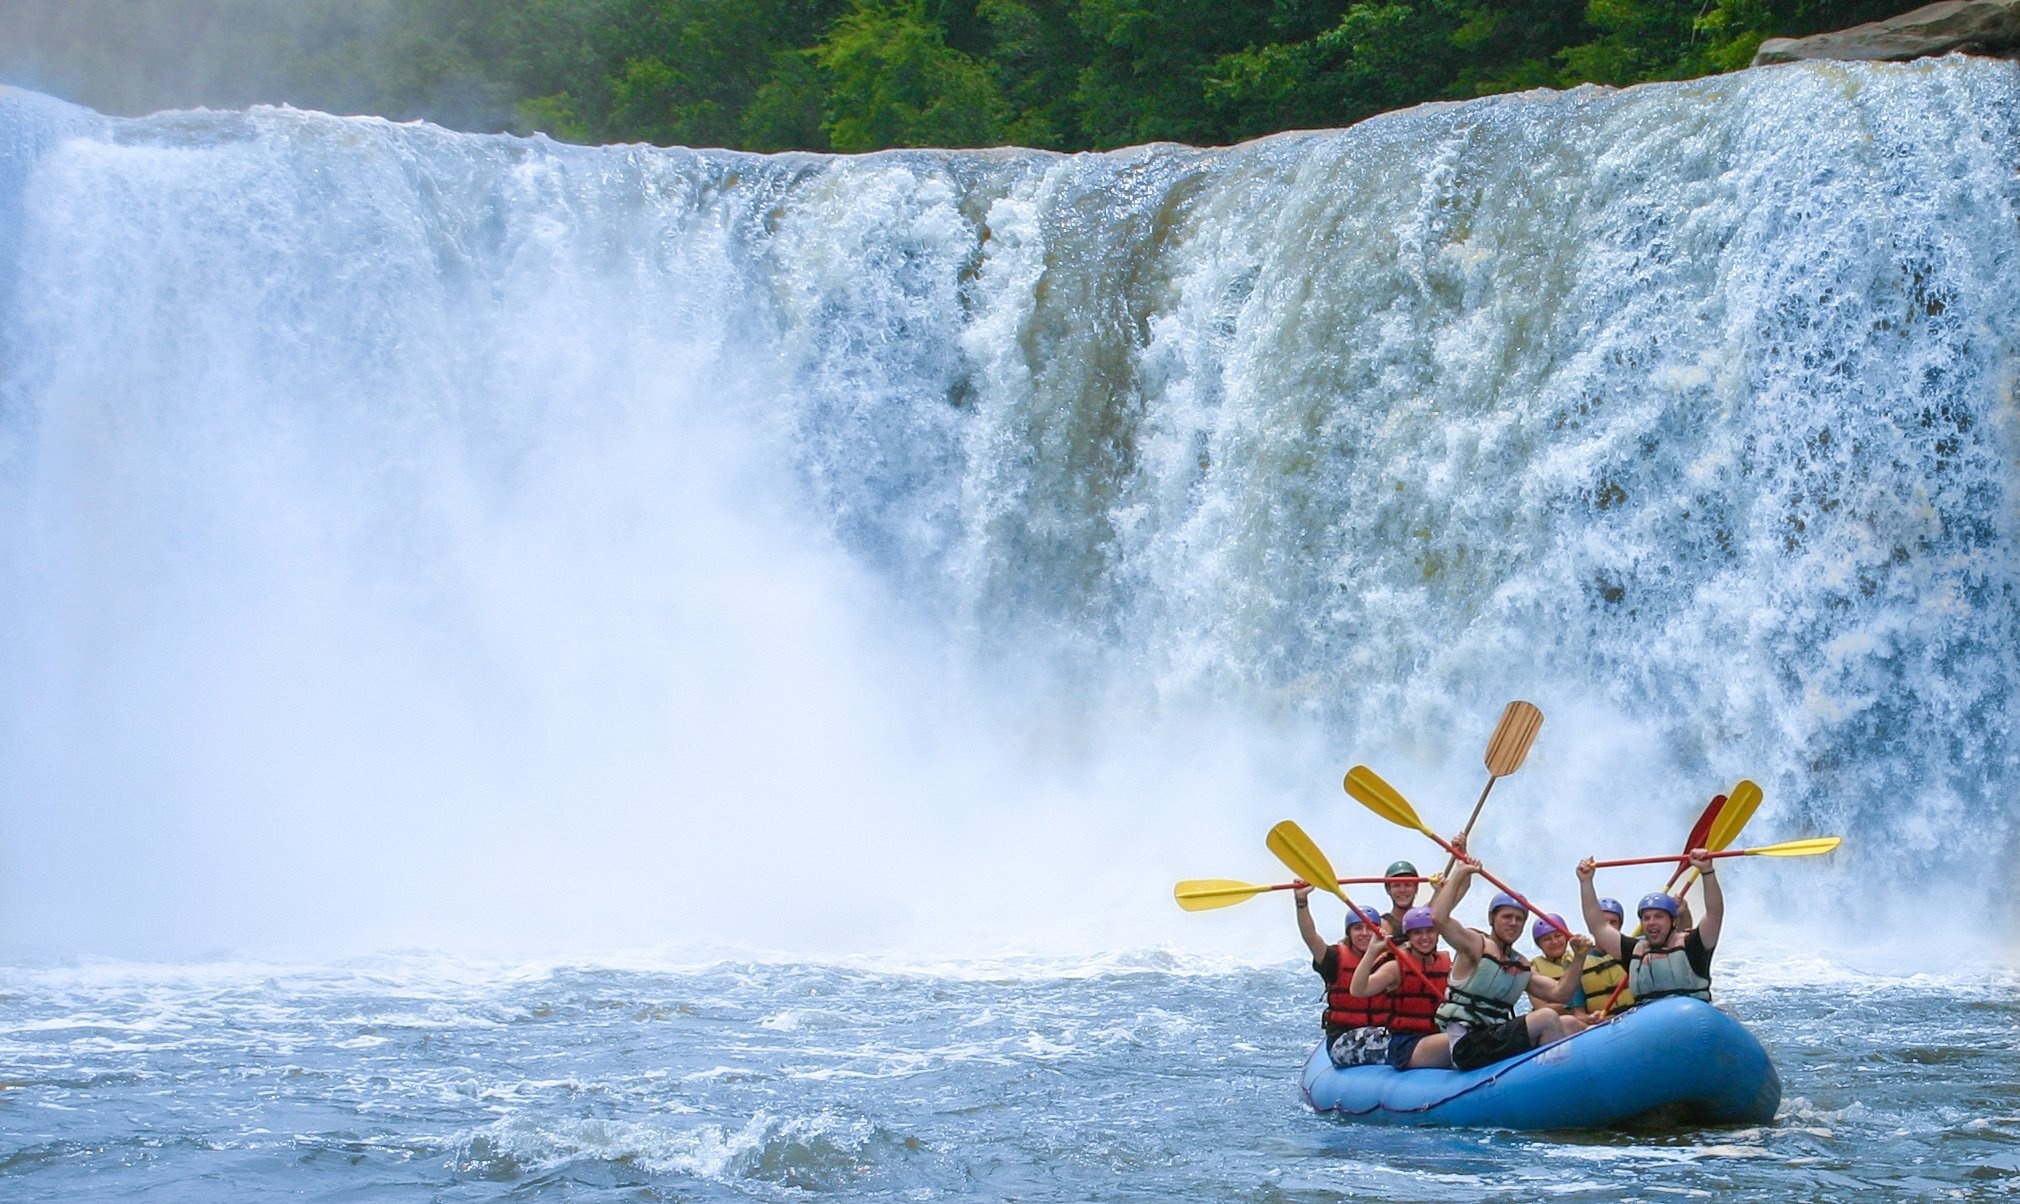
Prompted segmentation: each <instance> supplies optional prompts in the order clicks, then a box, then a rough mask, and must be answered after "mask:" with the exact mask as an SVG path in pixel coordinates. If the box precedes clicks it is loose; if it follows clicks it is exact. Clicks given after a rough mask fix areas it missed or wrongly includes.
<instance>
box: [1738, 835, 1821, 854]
mask: <svg viewBox="0 0 2020 1204" xmlns="http://www.w3.org/2000/svg"><path fill="white" fill-rule="evenodd" d="M1843 843H1845V838H1844V837H1842V836H1818V837H1815V838H1814V839H1811V840H1785V841H1783V842H1782V843H1780V844H1769V845H1762V846H1761V847H1760V848H1757V849H1748V850H1747V851H1746V853H1747V856H1749V857H1815V856H1817V855H1818V854H1820V853H1828V852H1831V851H1832V850H1833V849H1836V848H1837V847H1838V846H1839V845H1841V844H1843Z"/></svg>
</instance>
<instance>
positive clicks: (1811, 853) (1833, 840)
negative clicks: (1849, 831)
mask: <svg viewBox="0 0 2020 1204" xmlns="http://www.w3.org/2000/svg"><path fill="white" fill-rule="evenodd" d="M1843 843H1845V838H1844V837H1842V836H1816V837H1812V838H1810V839H1808V840H1785V841H1783V842H1782V843H1780V844H1764V845H1762V846H1760V847H1759V848H1757V849H1725V850H1723V851H1721V852H1717V853H1713V854H1712V856H1713V857H1715V858H1716V857H1815V856H1817V855H1818V854H1821V853H1828V852H1830V851H1832V850H1833V849H1835V848H1837V847H1838V846H1839V845H1841V844H1843ZM1689 860H1690V854H1689V853H1685V854H1683V855H1681V856H1673V857H1623V858H1618V859H1616V860H1613V861H1595V862H1593V863H1592V868H1594V869H1600V870H1603V869H1611V868H1613V867H1615V866H1621V865H1661V864H1663V863H1664V862H1669V861H1689Z"/></svg>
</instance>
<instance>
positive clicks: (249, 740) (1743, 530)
mask: <svg viewBox="0 0 2020 1204" xmlns="http://www.w3.org/2000/svg"><path fill="white" fill-rule="evenodd" d="M2016 148H2020V72H2016V69H2015V67H2014V66H2013V65H2012V64H2008V63H1994V62H1981V61H1965V60H1943V61H1938V62H1930V63H1922V64H1916V65H1911V66H1843V65H1811V66H1804V67H1797V68H1784V69H1777V70H1773V71H1756V72H1749V73H1745V74H1742V75H1739V76H1731V77H1721V78H1718V79H1712V80H1705V81H1699V82H1696V83H1690V84H1678V85H1666V86H1660V87H1648V88H1639V89H1634V90H1631V91H1628V92H1611V91H1605V90H1599V89H1589V88H1588V89H1580V90H1578V91H1574V92H1570V93H1564V94H1540V93H1539V94H1530V95H1522V96H1513V97H1503V98H1496V99H1493V100H1488V101H1482V102H1475V103H1470V104H1466V105H1457V106H1433V107H1427V108H1424V109H1419V110H1413V111H1410V112H1407V113H1400V114H1394V115H1391V116H1387V117H1383V118H1380V119H1377V120H1374V121H1371V122H1368V123H1365V124H1363V125H1361V126H1358V127H1356V128H1354V129H1352V130H1347V131H1335V132H1324V133H1310V134H1289V135H1283V136H1279V137H1276V138H1272V139H1267V140H1264V141H1261V142H1257V143H1251V144H1248V145H1245V146H1241V147H1235V148H1231V149H1228V150H1220V151H1201V150H1192V149H1185V148H1178V147H1170V146H1159V147H1148V148H1141V149H1137V150H1132V151H1124V152H1117V153H1114V154H1110V155H1101V156H1058V155H1050V154H1039V153H1028V152H1014V151H997V152H986V153H947V152H902V153H899V152H894V153H888V154H882V155H875V156H868V157H864V158H859V159H840V158H820V157H812V156H778V157H769V158H767V157H757V156H748V155H738V154H730V153H723V152H691V151H684V150H656V149H650V148H642V147H617V148H603V149H588V148H575V147H564V146H559V145H555V144H553V143H550V142H547V141H544V140H538V139H536V140H532V141H522V140H513V139H506V138H480V137H467V136H459V135H452V134H448V133H445V132H443V131H440V130H437V129H433V128H429V127H425V126H400V125H393V124H389V123H386V122H382V121H377V120H362V119H337V118H331V117H325V116H321V115H317V114H309V113H301V112H295V111H292V110H269V109H261V110H255V111H252V112H250V113H245V114H212V113H183V114H167V115H161V116H156V117H152V118H147V119H141V120H130V121H127V120H109V119H102V118H99V117H97V116H96V115H94V114H89V113H86V112H84V111H82V110H76V109H72V108H69V107H67V106H62V105H60V104H57V103H56V102H52V101H48V100H46V99H45V98H41V97H37V96H34V95H32V94H27V93H22V92H6V93H0V354H4V363H0V514H4V516H5V517H4V520H0V795H4V797H5V799H6V804H5V808H4V810H0V841H4V842H5V847H4V849H0V869H4V872H5V882H4V886H0V905H4V912H0V917H4V922H5V926H6V932H5V933H4V935H0V941H4V942H5V943H6V944H7V945H8V946H9V947H12V948H14V949H16V950H19V951H24V952H32V953H47V952H65V951H73V950H86V951H106V952H116V953H131V952H148V951H155V950H167V951H174V952H185V953H186V952H190V951H201V950H206V949H212V948H237V947H245V948H266V947H271V948H283V949H285V948H293V947H296V945H295V942H296V941H297V940H306V941H307V942H308V944H309V945H310V946H311V947H313V946H314V944H315V942H316V940H320V939H329V940H332V941H335V942H336V943H338V944H342V945H344V946H345V947H384V946H386V945H392V944H425V945H439V944H442V943H454V942H456V941H457V940H459V939H464V938H466V937H467V938H471V939H478V940H490V941H493V942H502V943H504V944H507V945H509V944H511V943H512V941H513V940H515V939H526V940H530V941H532V942H534V943H536V944H544V945H556V944H559V945H576V946H579V945H581V944H582V943H584V942H587V943H589V944H592V945H604V944H627V943H629V944H639V943H666V944H671V945H683V946H684V945H690V944H694V943H697V942H703V941H708V940H723V941H729V942H733V943H734V942H744V943H751V944H757V945H764V946H770V947H820V948H829V949H834V948H840V949H844V950H847V949H851V948H858V949H871V948H894V947H895V948H904V947H906V946H907V945H908V944H913V943H917V942H924V943H927V944H936V943H937V944H938V945H939V946H942V947H954V948H962V947H967V946H965V945H964V944H962V942H965V941H972V940H975V939H978V934H979V937H980V938H981V939H986V940H987V941H989V942H991V947H994V942H998V941H1002V942H1008V943H1010V944H1013V945H1017V946H1020V947H1026V948H1034V947H1035V948H1044V947H1047V946H1048V945H1050V944H1053V943H1060V944H1069V945H1075V946H1081V945H1096V946H1101V945H1115V944H1121V943H1137V942H1141V941H1142V940H1144V939H1146V938H1149V939H1153V940H1156V939H1166V940H1172V941H1180V942H1185V941H1191V940H1194V939H1208V940H1211V939H1213V938H1201V937H1199V936H1197V934H1200V933H1202V932H1204V931H1206V929H1205V928H1203V927H1202V926H1201V924H1200V922H1199V921H1197V920H1196V919H1195V920H1192V921H1190V922H1188V921H1187V920H1186V919H1185V918H1182V917H1178V916H1176V915H1175V914H1174V913H1173V912H1172V909H1171V908H1170V904H1169V902H1168V898H1167V897H1166V895H1165V892H1166V891H1167V890H1168V888H1169V882H1170V880H1171V879H1172V878H1173V877H1177V876H1190V875H1194V874H1209V873H1211V874H1232V875H1236V876H1241V875H1248V876H1258V875H1263V874H1267V873H1269V872H1270V871H1269V870H1267V869H1266V868H1265V867H1266V866H1267V865H1268V864H1269V863H1268V862H1267V860H1266V858H1264V857H1263V855H1262V854H1261V850H1260V834H1261V831H1262V829H1263V827H1265V826H1266V825H1267V823H1268V822H1270V821H1272V820H1274V819H1277V818H1281V816H1282V815H1283V814H1297V815H1299V816H1300V818H1305V819H1307V820H1308V826H1310V827H1312V829H1313V831H1314V832H1315V833H1317V834H1319V835H1321V836H1322V838H1325V839H1328V840H1329V841H1330V840H1332V839H1334V838H1335V834H1338V833H1350V834H1351V835H1350V836H1349V837H1347V838H1345V839H1341V840H1340V842H1339V844H1338V845H1337V846H1336V850H1337V849H1352V850H1357V851H1358V850H1363V849H1365V848H1374V849H1376V850H1378V853H1379V857H1380V859H1381V860H1382V861H1386V859H1387V858H1388V857H1389V856H1390V855H1392V854H1393V853H1394V852H1396V851H1405V852H1415V851H1417V850H1418V848H1419V847H1420V846H1419V845H1417V844H1415V843H1412V842H1414V841H1415V839H1416V838H1413V837H1408V836H1407V835H1404V834H1398V833H1396V832H1394V831H1393V830H1389V829H1381V828H1379V827H1378V826H1377V825H1376V824H1375V823H1374V821H1372V820H1371V819H1369V818H1368V817H1366V816H1361V815H1357V814H1354V813H1353V809H1352V807H1351V805H1350V804H1348V803H1346V802H1345V800H1344V799H1343V798H1342V797H1341V796H1340V795H1339V794H1338V791H1337V786H1336V782H1337V779H1338V775H1339V773H1340V772H1341V771H1342V770H1343V769H1344V768H1345V767H1346V766H1347V765H1348V764H1350V763H1352V762H1353V761H1355V760H1367V761H1369V762H1370V763H1373V764H1375V765H1377V766H1378V768H1381V769H1382V771H1383V772H1384V773H1385V774H1387V775H1388V776H1390V777H1391V779H1392V780H1394V781H1396V782H1397V783H1398V784H1399V785H1401V786H1403V787H1404V788H1405V789H1406V790H1407V791H1408V792H1409V793H1410V794H1411V795H1412V797H1413V798H1416V799H1417V800H1418V803H1419V808H1420V810H1423V811H1424V812H1426V814H1427V815H1428V816H1432V817H1434V819H1435V821H1436V822H1441V823H1443V822H1445V821H1446V820H1448V819H1449V820H1450V822H1451V823H1452V824H1454V825H1456V822H1457V817H1458V815H1459V814H1460V813H1462V812H1463V809H1464V806H1465V804H1467V803H1469V802H1470V801H1471V798H1472V795H1473V793H1474V792H1475V791H1476V790H1477V789H1478V784H1479V781H1480V774H1479V769H1478V757H1479V748H1480V746H1481V745H1482V744H1483V743H1484V740H1485V737H1486V734H1487V732H1488V730H1489V729H1490V728H1491V726H1492V723H1493V719H1494V716H1495V715H1496V713H1497V712H1498V710H1499V708H1500V706H1501V704H1502V702H1503V701H1505V700H1506V699H1507V698H1510V697H1527V698H1531V699H1533V700H1535V701H1536V702H1538V703H1539V704H1541V705H1542V706H1543V708H1544V709H1545V711H1546V712H1547V713H1548V714H1549V715H1550V717H1551V719H1550V723H1549V725H1548V726H1546V728H1545V734H1544V737H1543V742H1542V743H1540V744H1539V746H1538V753H1537V755H1536V756H1535V758H1534V759H1533V760H1532V762H1531V764H1530V765H1529V766H1528V767H1526V768H1525V769H1524V771H1523V778H1522V779H1521V780H1520V781H1511V782H1510V783H1508V784H1505V785H1504V786H1502V787H1501V788H1500V790H1501V791H1502V792H1505V794H1506V795H1508V796H1513V797H1508V798H1506V799H1505V801H1503V802H1500V803H1497V804H1496V806H1497V807H1498V808H1501V809H1502V810H1500V811H1499V812H1498V814H1497V815H1495V816H1494V818H1491V819H1490V821H1489V825H1488V827H1487V828H1484V829H1483V840H1490V841H1493V842H1495V844H1494V845H1492V846H1483V847H1493V848H1495V849H1497V850H1498V853H1499V855H1500V856H1501V857H1503V858H1505V859H1506V860H1505V861H1504V864H1513V865H1516V866H1518V867H1521V868H1523V869H1524V870H1525V871H1527V872H1530V873H1533V874H1535V875H1537V876H1538V877H1541V875H1543V874H1544V873H1546V872H1547V873H1549V874H1551V875H1554V876H1555V877H1554V878H1553V879H1552V880H1553V881H1554V880H1555V878H1563V879H1565V880H1566V881H1567V882H1568V876H1567V875H1565V874H1564V866H1565V864H1566V863H1568V861H1569V860H1570V859H1571V858H1572V857H1573V856H1575V855H1576V854H1577V853H1581V852H1585V851H1588V846H1589V851H1593V852H1597V853H1600V854H1602V855H1630V854H1636V853H1650V852H1663V851H1667V850H1668V849H1669V848H1670V846H1671V845H1673V844H1674V843H1675V841H1676V840H1677V839H1678V838H1679V837H1680V836H1681V834H1682V831H1683V829H1684V827H1685V826H1687V823H1688V819H1689V816H1690V815H1691V814H1694V813H1695V810H1696V808H1697V807H1698V806H1699V805H1701V803H1702V801H1703V799H1704V797H1705V796H1707V795H1709V794H1710V793H1711V792H1713V791H1714V790H1717V789H1720V788H1722V787H1723V786H1725V785H1729V784H1730V783H1731V781H1733V780H1734V779H1736V778H1738V777H1740V776H1752V777H1754V778H1756V779H1758V780H1759V781H1760V782H1761V783H1762V785H1763V786H1764V787H1766V789H1767V794H1768V798H1769V804H1768V807H1767V808H1766V809H1764V810H1763V812H1762V820H1757V821H1756V825H1755V827H1756V829H1758V830H1760V831H1762V832H1764V833H1768V834H1771V835H1773V836H1776V837H1787V836H1796V835H1810V834H1814V833H1817V832H1841V833H1843V834H1844V835H1846V836H1847V837H1848V838H1849V844H1848V848H1847V851H1846V855H1845V856H1844V858H1843V861H1842V863H1841V865H1840V866H1839V867H1838V868H1835V869H1826V868H1824V867H1821V866H1814V865H1812V866H1806V867H1804V868H1803V873H1802V876H1801V878H1800V885H1799V886H1798V885H1797V884H1798V878H1797V875H1796V874H1795V872H1794V871H1793V870H1791V871H1789V872H1788V873H1787V874H1785V875H1783V876H1782V877H1781V878H1779V879H1774V880H1777V881H1781V882H1783V883H1784V884H1785V886H1786V887H1788V888H1792V889H1799V890H1801V891H1804V892H1807V891H1808V890H1810V889H1811V888H1814V887H1816V886H1817V885H1818V884H1827V886H1828V889H1830V890H1832V891H1836V892H1843V891H1846V890H1847V889H1848V888H1850V887H1851V886H1852V885H1853V884H1858V883H1865V884H1871V883H1875V882H1877V883H1882V884H1892V883H1897V882H1900V881H1903V880H1904V879H1906V878H1908V877H1910V876H1913V875H1917V874H1921V873H1925V872H1927V871H1930V870H1941V871H1943V872H1945V873H1947V874H1951V875H1954V876H1955V877H1956V879H1957V880H1959V881H1963V882H1966V883H1967V884H1968V883H1969V882H1971V881H1972V880H1973V879H1974V878H1975V877H1976V876H1978V875H1980V874H1982V872H1983V869H1984V865H1983V860H1982V859H1983V858H1985V857H1986V856H1987V855H1988V854H1989V855H1990V856H1993V857H1995V858H1997V859H1998V860H1997V862H1996V866H1997V867H1998V869H1999V870H2000V872H2001V873H2002V874H2010V872H2011V870H2012V868H2013V867H2014V864H2015V856H2016V844H2015V840H2016V835H2015V824H2014V822H2013V813H2012V807H2011V804H2010V803H2009V802H2008V801H2007V799H2006V794H2007V790H2008V789H2009V786H2008V783H2009V782H2010V781H2011V780H2012V779H2013V777H2014V768H2015V755H2016V754H2015V751H2014V749H2013V747H2012V744H2011V735H2012V729H2013V725H2014V721H2015V717H2016V701H2015V700H2016V687H2020V681H2016V675H2020V665H2016V648H2020V614H2016V599H2015V584H2016V561H2015V557H2014V553H2013V536H2014V530H2013V527H2014V524H2015V518H2016V516H2015V513H2014V506H2013V503H2012V501H2011V497H2010V493H2009V486H2008V482H2009V477H2010V474H2011V472H2012V464H2013V460H2014V456H2015V431H2014V429H2013V423H2014V408H2013V402H2014V387H2015V370H2016V367H2020V350H2016V347H2015V339H2016V337H2020V335H2016V332H2020V176H2016V168H2020V152H2016ZM1518 792H1519V793H1518ZM1764 821H1769V822H1764ZM1769 829H1772V831H1771V832H1769ZM1595 830H1605V831H1610V832H1611V833H1613V834H1614V836H1616V837H1617V839H1614V840H1610V841H1607V842H1604V843H1595V841H1594V840H1592V839H1589V838H1588V837H1589V835H1590V834H1591V833H1592V832H1594V831H1595ZM1376 855H1377V853H1374V852H1370V853H1366V855H1365V856H1366V857H1374V856H1376ZM1354 856H1356V857H1359V856H1360V853H1358V852H1356V853H1355V854H1354ZM1362 859H1365V858H1362ZM1750 868H1751V867H1750ZM1771 878H1772V875H1769V874H1767V873H1765V872H1764V873H1763V874H1762V875H1761V876H1760V878H1757V879H1756V881H1760V882H1765V881H1767V880H1770V879H1771ZM1558 889H1564V890H1565V891H1566V895H1567V897H1568V887H1560V888H1558ZM1625 889H1626V888H1623V890H1625ZM1761 893H1765V891H1764V890H1763V891H1761V892H1756V897H1758V895H1759V894H1761ZM1869 894H1870V892H1869ZM1924 897H1925V898H1926V896H1924ZM1988 897H1989V896H1988V894H1987V893H1985V892H1983V891H1979V892H1978V893H1975V894H1973V895H1972V898H1973V907H1974V909H1975V910H1973V911H1972V913H1971V914H1973V915H1977V916H1985V917H1988V918H1989V917H1990V916H1991V915H1993V914H1995V913H1992V912H1988V911H1986V910H1985V909H1986V906H1987V902H1986V900H1987V899H1988ZM1874 914H1889V913H1886V912H1884V911H1879V912H1875V913H1874ZM922 917H925V918H922ZM1229 923H1230V924H1233V925H1235V926H1234V927H1223V928H1221V929H1219V930H1218V931H1220V932H1221V933H1222V934H1223V935H1224V934H1226V933H1228V932H1234V933H1236V934H1237V936H1236V937H1235V938H1233V939H1236V940H1239V941H1250V942H1252V941H1270V942H1275V943H1277V944H1281V941H1282V937H1283V934H1282V933H1281V932H1279V931H1277V929H1278V928H1279V927H1281V924H1282V918H1281V916H1280V915H1276V914H1274V913H1272V914H1271V915H1269V916H1268V917H1267V918H1265V919H1251V920H1247V921H1242V920H1230V921H1229ZM1243 924H1246V925H1247V926H1246V927H1242V926H1241V925H1243ZM304 932H311V933H316V934H319V935H318V937H316V938H301V936H300V934H302V933H304ZM331 933H340V934H341V939H340V940H339V939H338V938H336V937H333V936H330V934H331ZM472 934H476V935H475V936H474V937H472ZM1265 934H1267V935H1265ZM1805 939H1814V934H1809V935H1807V936H1806V937H1805Z"/></svg>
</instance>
